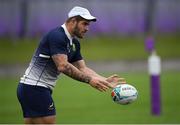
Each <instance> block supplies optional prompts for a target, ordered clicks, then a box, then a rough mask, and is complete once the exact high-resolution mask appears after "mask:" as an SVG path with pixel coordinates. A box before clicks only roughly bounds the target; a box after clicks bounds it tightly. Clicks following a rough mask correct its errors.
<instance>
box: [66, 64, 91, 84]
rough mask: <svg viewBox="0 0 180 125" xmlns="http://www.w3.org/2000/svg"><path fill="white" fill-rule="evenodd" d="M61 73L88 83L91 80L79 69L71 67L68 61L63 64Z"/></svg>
mask: <svg viewBox="0 0 180 125" xmlns="http://www.w3.org/2000/svg"><path fill="white" fill-rule="evenodd" d="M63 73H64V74H66V75H68V76H70V77H71V78H73V79H76V80H78V81H81V82H86V83H89V82H90V80H91V77H90V76H88V75H86V74H84V73H82V72H81V71H79V70H78V69H76V68H75V67H73V65H71V64H69V63H67V64H66V65H65V66H64V70H63Z"/></svg>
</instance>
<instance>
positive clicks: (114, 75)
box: [110, 74, 119, 78]
mask: <svg viewBox="0 0 180 125" xmlns="http://www.w3.org/2000/svg"><path fill="white" fill-rule="evenodd" d="M113 77H119V76H118V75H117V74H113V75H112V76H110V78H113Z"/></svg>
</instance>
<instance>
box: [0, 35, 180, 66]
mask: <svg viewBox="0 0 180 125" xmlns="http://www.w3.org/2000/svg"><path fill="white" fill-rule="evenodd" d="M39 39H40V38H38V39H17V41H16V42H13V43H12V41H11V40H10V39H7V38H6V39H2V38H1V39H0V64H14V63H16V64H17V63H18V64H19V63H20V64H23V63H29V61H30V59H31V57H32V55H33V53H34V51H35V49H36V46H37V44H38V42H39ZM155 39H156V43H155V47H156V50H157V52H158V55H160V56H161V58H163V59H174V58H180V52H179V50H180V42H179V41H180V35H159V36H157V37H156V38H155ZM81 44H82V45H81V50H82V55H83V57H84V58H85V60H87V61H89V60H91V61H97V60H100V61H102V60H104V61H106V60H137V59H140V60H144V59H147V56H148V54H147V52H145V49H144V38H143V37H142V36H139V37H137V36H136V37H135V36H126V37H125V36H124V37H121V36H114V37H113V36H99V37H91V38H89V37H88V38H87V37H86V38H85V39H83V40H81Z"/></svg>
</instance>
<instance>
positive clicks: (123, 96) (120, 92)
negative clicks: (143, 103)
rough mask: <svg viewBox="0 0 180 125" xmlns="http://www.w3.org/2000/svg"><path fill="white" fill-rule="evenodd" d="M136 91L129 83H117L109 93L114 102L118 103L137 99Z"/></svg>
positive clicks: (127, 102)
mask: <svg viewBox="0 0 180 125" xmlns="http://www.w3.org/2000/svg"><path fill="white" fill-rule="evenodd" d="M137 95H138V92H137V90H136V88H135V87H134V86H132V85H129V84H120V85H117V86H116V87H115V88H114V89H113V90H112V93H111V97H112V99H113V101H114V102H116V103H118V104H123V105H125V104H130V103H132V102H134V101H135V100H136V99H137Z"/></svg>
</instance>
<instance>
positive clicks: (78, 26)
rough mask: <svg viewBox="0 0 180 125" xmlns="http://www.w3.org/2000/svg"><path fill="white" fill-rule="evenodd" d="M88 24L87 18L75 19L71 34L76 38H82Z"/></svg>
mask: <svg viewBox="0 0 180 125" xmlns="http://www.w3.org/2000/svg"><path fill="white" fill-rule="evenodd" d="M89 24H90V21H88V20H81V21H76V23H75V26H74V31H73V34H74V35H75V36H77V37H78V38H83V37H84V35H85V33H86V32H87V31H88V30H89Z"/></svg>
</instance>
